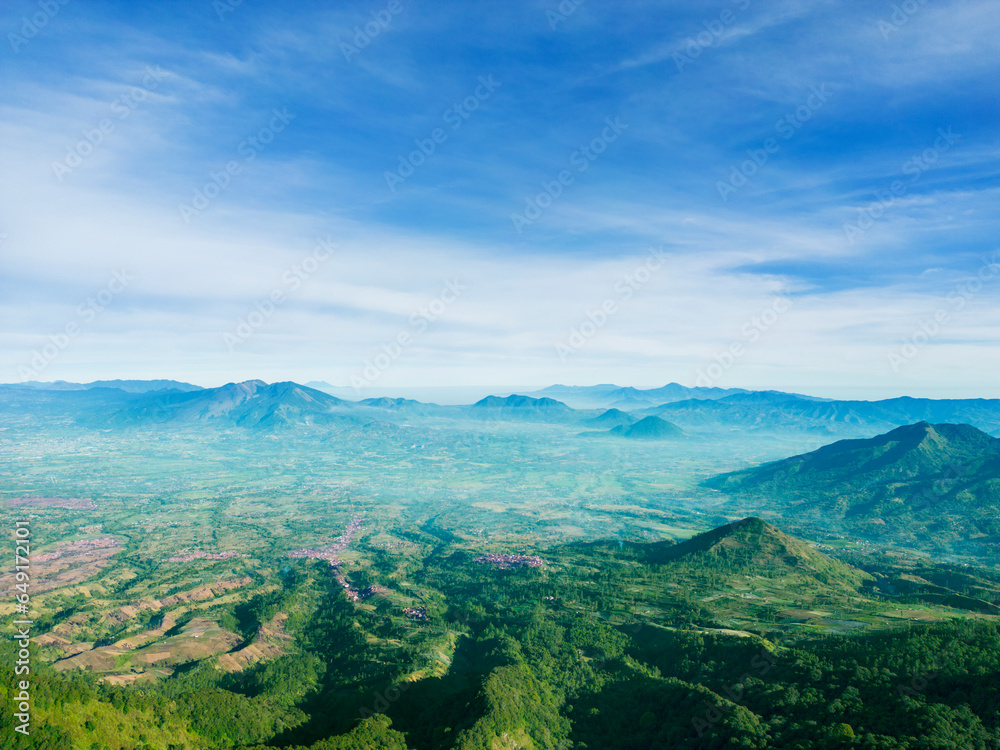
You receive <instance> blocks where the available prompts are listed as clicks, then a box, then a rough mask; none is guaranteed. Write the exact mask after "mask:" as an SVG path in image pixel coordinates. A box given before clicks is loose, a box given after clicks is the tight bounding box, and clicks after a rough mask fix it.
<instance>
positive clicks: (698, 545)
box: [649, 518, 868, 589]
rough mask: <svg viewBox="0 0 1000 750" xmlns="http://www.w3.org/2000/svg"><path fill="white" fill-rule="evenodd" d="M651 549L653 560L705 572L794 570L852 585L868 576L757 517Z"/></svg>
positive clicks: (729, 573) (783, 572)
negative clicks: (677, 542)
mask: <svg viewBox="0 0 1000 750" xmlns="http://www.w3.org/2000/svg"><path fill="white" fill-rule="evenodd" d="M649 555H650V559H651V561H655V562H657V563H660V564H672V565H683V566H687V567H689V568H691V567H693V568H697V569H701V570H704V571H705V573H706V574H708V575H717V574H720V573H721V574H723V575H727V576H733V575H742V576H746V575H748V574H749V575H759V576H764V577H767V578H776V577H780V576H785V575H797V576H800V577H806V578H812V579H815V580H816V581H817V582H819V583H821V584H823V585H824V586H829V585H831V584H840V585H843V586H846V587H848V588H852V589H856V588H858V587H859V586H860V585H861V583H862V581H863V580H865V579H866V578H868V576H867V575H866V574H864V573H862V572H861V571H859V570H857V569H855V568H852V567H851V566H849V565H846V564H844V563H842V562H839V561H838V560H834V559H833V558H831V557H828V556H827V555H825V554H823V553H822V552H820V551H818V550H816V549H814V548H813V547H811V546H810V545H809V544H807V543H806V542H804V541H802V540H800V539H796V538H795V537H792V536H789V535H788V534H785V533H784V532H783V531H781V530H780V529H778V528H777V527H775V526H772V525H771V524H769V523H767V522H766V521H762V520H761V519H759V518H744V519H743V520H742V521H737V522H735V523H731V524H728V525H726V526H721V527H719V528H717V529H712V530H711V531H707V532H705V533H704V534H699V535H698V536H696V537H693V538H691V539H688V540H687V541H684V542H680V543H679V544H673V543H658V544H655V545H652V548H651V549H650V552H649Z"/></svg>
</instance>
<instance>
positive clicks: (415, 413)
mask: <svg viewBox="0 0 1000 750" xmlns="http://www.w3.org/2000/svg"><path fill="white" fill-rule="evenodd" d="M545 392H549V393H566V394H567V397H568V398H571V399H572V400H573V403H575V404H577V405H578V406H580V405H582V404H584V403H588V402H596V401H598V400H600V399H603V400H604V401H605V402H606V401H608V400H614V401H615V402H617V403H620V402H622V401H627V402H641V403H638V404H633V406H631V407H629V408H624V407H614V406H612V407H607V406H604V407H596V408H574V407H573V406H572V405H570V404H567V403H566V402H564V401H561V400H558V399H555V398H553V397H551V396H544V395H543V396H540V397H535V396H530V395H525V394H513V395H508V396H499V395H493V396H487V397H486V398H482V399H480V400H478V401H476V402H475V403H472V404H468V405H456V404H449V405H439V404H433V403H425V402H421V401H416V400H413V399H408V398H390V397H379V398H366V399H363V400H360V401H359V400H351V399H344V398H340V397H338V396H334V395H331V394H330V393H328V392H325V391H322V390H318V389H315V388H310V387H309V386H305V385H300V384H297V383H291V382H288V383H273V384H270V385H269V384H266V383H264V382H263V381H259V380H250V381H245V382H244V383H228V384H226V385H224V386H220V387H218V388H198V387H197V386H194V385H191V384H190V383H181V382H178V381H172V380H154V381H134V380H132V381H115V380H108V381H95V382H93V383H87V384H76V383H65V382H62V381H59V382H56V383H22V384H10V385H0V406H2V407H3V408H4V409H5V410H7V411H8V412H12V413H18V414H22V415H23V416H24V417H25V418H26V419H35V418H41V417H51V418H61V419H70V420H72V421H77V422H79V423H82V424H90V425H98V424H103V425H105V426H108V427H113V426H114V425H116V424H122V423H127V424H133V423H135V422H136V421H142V420H150V419H152V420H154V421H159V422H171V423H174V424H180V423H182V422H197V421H202V420H207V421H211V422H213V423H215V424H223V423H232V424H234V425H239V426H242V427H247V428H260V429H269V428H275V427H293V426H295V425H297V424H302V425H322V424H331V425H336V424H355V423H362V422H364V421H366V420H369V421H370V420H373V419H377V420H381V421H388V422H394V421H405V420H406V419H409V418H412V417H440V418H445V419H474V420H478V421H512V422H545V423H553V424H555V423H566V424H574V425H577V426H582V427H587V428H606V429H612V428H618V427H622V428H625V429H623V430H620V431H619V432H620V433H623V432H625V430H626V429H627V428H629V427H631V426H632V425H633V424H635V423H636V422H639V421H640V420H642V419H644V418H646V417H658V418H660V419H661V420H663V421H664V422H667V423H670V424H672V425H674V426H675V427H676V428H678V429H680V430H682V431H684V432H686V433H688V434H692V435H697V434H699V433H702V434H704V433H716V434H717V433H720V432H721V433H733V432H738V433H760V434H772V435H777V434H782V435H787V434H788V433H794V432H801V433H808V434H810V435H812V436H829V437H830V438H836V437H870V436H872V435H875V434H878V433H880V432H886V431H888V430H892V429H894V428H896V427H901V426H903V425H907V424H913V423H915V422H921V421H926V422H931V423H936V424H937V423H957V424H969V425H972V426H974V427H976V428H978V429H980V430H982V431H984V432H986V433H989V434H992V435H1000V400H997V399H918V398H909V397H901V398H895V399H886V400H881V401H857V400H853V401H838V400H824V399H817V398H813V397H810V396H801V395H796V394H791V393H780V392H777V391H742V390H739V389H728V390H727V389H721V388H686V387H684V386H680V385H677V384H676V383H671V384H668V385H666V386H663V387H662V388H657V389H650V390H645V391H642V390H639V389H634V388H633V389H627V388H626V389H623V388H619V387H617V386H610V385H608V386H589V387H578V386H552V387H550V388H547V389H544V390H543V391H539V392H538V393H539V394H541V393H545ZM691 393H696V394H698V397H697V398H690V397H686V396H689V395H690V394H691ZM637 394H638V395H637ZM662 398H677V399H680V400H673V401H668V402H661V403H658V404H656V405H654V406H648V405H645V404H646V403H647V402H649V401H650V400H653V401H655V400H656V399H662ZM588 399H589V401H588ZM648 424H650V425H657V424H658V423H656V422H652V423H648ZM661 427H662V426H661ZM644 430H645V428H639V429H638V430H637V433H638V432H643V431H644Z"/></svg>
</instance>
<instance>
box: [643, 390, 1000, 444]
mask: <svg viewBox="0 0 1000 750" xmlns="http://www.w3.org/2000/svg"><path fill="white" fill-rule="evenodd" d="M642 413H644V414H655V415H657V416H661V417H663V418H664V419H668V420H670V421H671V422H675V423H676V424H678V425H680V426H681V427H703V428H716V429H717V428H719V427H726V428H728V429H731V430H732V429H738V430H753V431H759V432H772V433H777V432H785V431H788V430H799V431H808V432H812V433H820V434H828V435H835V434H850V435H859V434H868V435H871V434H872V433H874V432H881V431H885V430H890V429H892V428H894V427H900V426H903V425H907V424H912V423H914V422H920V421H927V422H935V423H937V422H954V423H966V424H971V425H973V426H975V427H978V428H979V429H981V430H984V431H986V432H990V433H997V432H1000V400H997V399H922V398H909V397H902V398H894V399H886V400H883V401H834V400H821V399H814V398H811V397H808V396H797V395H794V394H788V393H779V392H776V391H757V392H753V393H743V394H734V395H731V396H726V397H725V398H722V399H717V400H712V401H706V400H702V399H689V400H685V401H677V402H672V403H665V404H661V405H659V406H657V407H655V408H651V409H645V410H643V412H642Z"/></svg>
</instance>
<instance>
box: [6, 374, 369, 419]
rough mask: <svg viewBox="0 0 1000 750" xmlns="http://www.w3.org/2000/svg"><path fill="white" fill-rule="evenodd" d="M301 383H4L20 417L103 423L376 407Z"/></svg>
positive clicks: (338, 412) (327, 414)
mask: <svg viewBox="0 0 1000 750" xmlns="http://www.w3.org/2000/svg"><path fill="white" fill-rule="evenodd" d="M368 412H370V410H369V409H368V408H366V407H360V406H358V405H357V404H354V403H351V402H347V401H343V400H341V399H338V398H336V397H334V396H330V395H329V394H326V393H322V392H321V391H317V390H314V389H312V388H307V387H305V386H302V385H298V384H297V383H291V382H286V383H272V384H270V385H268V384H267V383H265V382H263V381H261V380H248V381H245V382H242V383H227V384H226V385H224V386H221V387H219V388H201V389H197V390H189V391H180V390H174V389H171V390H148V391H144V392H128V391H124V390H122V389H120V388H102V387H97V388H87V389H83V390H63V389H56V390H37V389H26V388H20V387H18V386H0V413H3V415H4V416H5V417H6V418H7V419H13V420H15V423H21V424H35V423H38V424H40V423H42V422H49V423H51V422H52V421H62V422H66V423H73V422H75V423H77V424H79V425H83V426H87V427H93V428H98V429H119V428H134V427H143V426H149V427H155V426H157V425H173V426H182V425H188V424H205V425H209V426H212V425H214V426H222V427H228V426H236V427H244V428H248V429H274V428H282V427H291V426H297V425H341V426H351V425H362V424H365V423H368V422H371V421H372V416H373V414H374V412H371V413H368Z"/></svg>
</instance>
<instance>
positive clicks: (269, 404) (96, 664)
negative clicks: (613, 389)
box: [0, 381, 1000, 750]
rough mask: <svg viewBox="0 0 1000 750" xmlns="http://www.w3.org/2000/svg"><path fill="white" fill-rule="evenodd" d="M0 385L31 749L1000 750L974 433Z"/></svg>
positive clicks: (996, 588) (994, 585)
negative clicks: (26, 555) (823, 429)
mask: <svg viewBox="0 0 1000 750" xmlns="http://www.w3.org/2000/svg"><path fill="white" fill-rule="evenodd" d="M192 388H194V387H193V386H192ZM26 393H27V395H25V394H26ZM39 393H41V394H42V395H41V396H39V395H38V394H39ZM592 395H593V394H592ZM678 395H687V394H678ZM712 395H713V398H712V399H710V400H705V401H704V403H706V404H709V403H720V402H722V401H725V400H726V399H727V398H732V397H734V396H735V397H739V398H745V395H744V394H731V395H721V394H717V393H716V394H712ZM715 396H719V398H714V397H715ZM613 398H614V399H615V403H620V402H621V400H622V399H621V398H620V397H619V395H618V394H615V395H614V396H613ZM769 398H770V397H767V398H762V399H760V400H761V402H762V403H763V404H765V405H766V404H767V403H769V401H768V399H769ZM0 399H2V401H3V409H2V411H0V457H2V462H0V515H2V519H3V523H5V524H7V525H8V526H10V527H12V526H13V523H14V521H15V520H26V521H28V522H29V523H30V528H31V534H32V544H33V559H32V576H31V586H32V596H31V602H32V604H31V606H32V612H33V620H34V625H33V631H32V632H33V641H32V642H33V649H34V650H33V653H34V658H35V664H36V668H37V672H38V674H37V676H36V680H37V681H38V684H39V685H41V686H44V688H43V690H42V692H41V697H40V698H39V699H38V701H37V703H36V705H35V716H36V721H37V722H38V724H39V727H40V728H39V731H38V732H36V733H35V734H34V736H33V738H32V739H31V740H29V741H28V742H29V743H35V744H23V747H38V748H41V747H48V746H53V747H59V748H63V747H65V748H77V747H80V748H85V750H91V748H93V747H96V748H100V749H101V750H104V748H114V750H119V749H120V750H125V748H128V749H129V750H131V749H132V748H135V747H143V748H149V749H150V750H152V749H153V748H156V749H157V750H168V748H171V749H173V750H176V748H188V749H191V750H193V749H195V748H197V749H198V750H201V749H202V748H204V749H205V750H209V749H210V748H211V749H214V748H251V747H253V748H279V747H280V748H310V749H311V750H325V749H327V748H355V747H357V748H362V747H363V748H381V747H385V748H393V747H394V748H413V749H414V750H416V749H417V748H421V749H423V748H428V749H431V748H433V749H435V750H437V749H440V750H447V749H448V748H462V749H463V750H466V749H467V750H473V749H475V750H479V748H493V747H498V748H499V747H514V746H517V747H522V748H553V749H556V748H558V749H559V750H568V749H569V748H595V747H601V748H605V747H608V748H615V747H622V748H646V747H649V748H661V747H662V748H666V747H692V748H700V747H722V746H725V745H726V743H740V744H741V745H742V746H745V747H776V746H780V747H803V748H804V747H842V746H849V747H854V746H857V747H871V748H876V747H942V748H943V747H992V746H994V745H991V744H989V743H991V742H994V743H995V742H996V741H997V740H998V739H1000V734H998V732H1000V726H998V716H997V715H996V714H995V713H994V712H992V709H990V708H989V707H988V706H989V705H990V701H992V700H995V699H996V697H997V693H996V690H997V688H996V683H995V681H994V682H993V683H989V682H988V680H987V678H986V676H987V675H989V674H994V675H995V674H996V673H997V672H996V670H997V669H998V665H1000V573H998V572H997V567H996V565H997V562H998V558H997V554H996V553H997V536H996V527H995V526H991V525H990V523H989V519H990V518H995V517H996V512H997V510H996V506H997V504H998V502H1000V499H998V493H997V491H996V485H995V476H996V470H997V467H998V463H997V455H998V453H997V450H996V445H997V444H998V443H1000V440H997V439H996V438H994V437H992V436H990V435H989V434H987V433H985V432H983V431H982V430H980V429H979V428H976V427H973V426H971V425H949V424H933V425H932V424H928V423H926V422H920V421H917V422H914V423H912V424H906V425H903V426H899V427H896V428H894V429H893V430H890V431H888V432H887V433H883V434H879V433H875V432H872V434H870V435H868V436H866V437H854V436H853V435H854V434H855V433H856V432H857V431H858V430H860V429H861V428H860V427H858V426H857V425H854V426H852V427H851V428H850V430H849V431H848V434H850V435H851V436H852V437H850V439H847V440H845V441H841V442H838V441H837V440H836V439H834V438H831V437H830V435H829V434H820V433H817V432H816V431H815V430H813V429H812V426H811V425H808V424H807V425H805V426H804V427H803V428H802V429H786V428H781V429H779V428H774V429H769V430H760V429H756V428H753V429H748V430H746V431H743V430H735V429H734V427H733V425H732V424H731V423H728V422H722V423H715V424H713V425H711V426H706V425H698V424H695V423H694V422H683V421H679V422H678V423H676V424H674V423H672V422H670V421H667V419H666V418H661V417H655V416H654V415H644V414H643V410H642V409H638V410H634V411H630V410H627V409H623V408H620V407H612V406H611V405H610V403H611V402H609V401H607V399H606V400H605V401H604V402H602V403H601V404H600V405H599V406H597V407H595V408H588V409H575V408H573V407H570V406H567V405H566V404H563V403H560V402H558V401H555V400H554V399H549V398H547V397H542V398H535V397H533V396H527V395H519V396H514V397H500V396H498V397H491V398H488V399H483V401H482V402H480V403H477V404H473V405H469V406H435V405H433V404H421V403H418V402H412V401H406V400H393V399H387V400H382V399H379V400H375V401H374V402H372V403H365V402H350V401H345V400H342V399H339V398H337V397H335V396H331V395H329V394H324V393H322V392H319V391H315V390H313V389H311V388H307V387H305V386H298V385H295V384H277V387H272V386H267V385H265V384H261V383H260V382H259V381H251V382H250V383H244V384H231V386H226V387H224V388H222V389H210V390H208V391H202V390H191V389H188V390H180V389H177V390H171V391H157V390H153V391H147V392H143V391H138V392H135V391H130V390H122V389H120V388H107V387H105V386H103V385H102V386H97V387H95V388H92V389H82V390H58V391H39V390H34V391H32V392H30V393H29V392H27V389H24V388H18V387H0ZM676 403H683V402H676ZM761 408H762V409H763V410H764V411H763V412H762V413H765V412H766V406H763V407H761ZM920 408H921V409H923V410H924V411H926V409H925V408H924V407H920ZM935 408H937V409H941V408H943V407H941V406H940V405H937V406H935ZM963 408H964V407H963ZM991 408H992V407H991V406H990V405H989V404H986V405H984V408H983V410H982V413H983V415H985V416H982V418H981V419H980V422H979V423H980V424H981V425H983V426H988V423H989V419H990V417H989V414H991V413H992V412H991V411H990V410H991ZM611 409H616V410H617V411H609V410H611ZM838 424H839V423H838V422H837V418H836V417H835V416H834V417H831V418H830V422H829V424H828V425H827V427H828V428H829V431H830V432H836V431H837V430H839V429H841V428H840V427H839V426H838ZM640 426H641V427H640ZM637 427H639V428H640V429H639V430H636V431H635V432H634V433H633V435H631V436H630V435H629V434H628V431H629V430H635V428H637ZM595 433H597V434H595ZM790 456H795V457H794V458H789V457H790ZM956 462H960V463H962V465H966V466H970V467H973V468H972V469H970V470H969V471H968V472H967V473H966V480H964V481H952V482H950V483H947V484H944V485H942V483H941V482H942V479H945V480H947V479H948V476H949V475H948V472H949V468H948V467H949V466H953V465H955V463H956ZM935 483H936V484H935ZM935 486H936V487H937V488H938V490H937V491H938V495H940V497H942V498H945V499H946V500H947V502H945V500H944V499H943V500H942V501H941V502H940V503H937V502H935V503H931V504H930V505H928V501H927V498H928V495H927V493H926V489H927V487H931V488H934V487H935ZM928 511H930V512H929V513H928ZM921 514H924V515H921ZM922 519H925V520H922ZM878 521H881V523H878ZM970 524H971V526H969V525H970ZM967 528H976V529H978V530H979V533H978V536H976V537H975V538H971V535H970V534H969V533H967V530H966V529H967ZM889 532H892V533H889ZM904 532H905V533H904ZM3 580H4V582H5V584H6V586H7V588H8V589H12V586H13V582H14V578H13V573H12V572H10V571H6V570H5V571H3ZM0 613H2V614H3V615H4V616H7V617H9V616H11V615H13V614H14V605H13V600H12V599H6V600H4V601H3V602H2V603H0ZM870 644H880V645H879V646H878V647H877V648H875V646H874V645H870ZM944 648H947V650H946V651H943V652H942V649H944ZM939 653H947V654H948V661H947V663H945V664H936V663H935V662H934V654H939ZM0 656H2V658H4V659H7V654H6V653H4V654H2V655H0ZM8 663H10V662H9V660H8ZM852 670H853V671H852ZM984 670H985V671H984ZM922 674H933V675H934V676H935V677H936V679H937V681H936V682H935V681H934V680H933V679H927V678H925V677H921V675H922ZM917 677H921V680H923V682H924V683H926V685H925V686H924V687H923V688H921V689H919V690H917V689H916V688H913V687H912V685H911V683H912V681H913V680H915V679H916V678H917ZM918 682H919V681H918ZM6 689H8V688H7V686H6V685H0V691H3V690H6ZM907 690H910V691H915V693H914V695H915V696H916V697H914V696H913V695H909V694H908V693H907V692H906V691H907ZM793 694H798V695H799V696H800V697H799V698H798V699H796V700H795V701H793V700H792V699H791V698H787V697H781V696H790V695H793ZM511 706H514V707H515V708H511ZM817 706H822V707H824V708H822V711H821V713H822V715H824V716H826V717H827V718H826V720H824V721H822V722H816V721H815V720H814V719H812V718H807V716H812V717H814V716H815V715H816V711H817V710H818V709H817ZM629 717H631V718H629ZM903 717H908V718H906V719H904V718H903ZM919 726H927V727H930V726H933V727H935V730H934V731H935V732H939V733H940V734H941V737H942V738H945V737H946V739H940V740H933V741H931V740H928V739H927V737H926V736H924V733H920V734H916V733H914V734H913V735H905V734H904V735H901V734H900V732H902V731H904V730H906V731H910V729H912V727H919ZM112 727H117V729H114V730H113V729H112ZM934 736H937V735H934ZM899 737H903V738H904V739H899ZM905 737H911V739H910V740H906V739H905ZM142 738H144V739H142ZM505 738H506V739H505ZM849 738H853V739H851V740H850V741H851V742H852V743H853V744H847V745H845V744H843V743H844V742H847V740H848V739H849ZM956 738H958V739H956ZM890 742H896V743H897V744H887V743H890ZM928 742H930V743H931V744H928ZM934 742H936V743H937V744H934ZM45 743H49V744H48V745H47V744H45ZM956 743H957V744H956Z"/></svg>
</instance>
